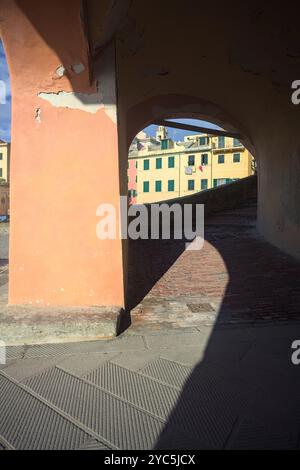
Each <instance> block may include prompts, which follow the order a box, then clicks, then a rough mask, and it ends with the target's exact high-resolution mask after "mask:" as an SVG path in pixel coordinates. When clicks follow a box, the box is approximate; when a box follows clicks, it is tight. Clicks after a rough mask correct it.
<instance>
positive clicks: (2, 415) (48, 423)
mask: <svg viewBox="0 0 300 470" xmlns="http://www.w3.org/2000/svg"><path fill="white" fill-rule="evenodd" d="M0 396H1V400H0V435H1V436H3V438H4V439H5V440H6V441H7V442H9V443H10V444H11V445H12V446H13V447H15V448H16V449H19V450H22V449H23V450H24V449H26V450H30V449H31V450H37V449H40V450H42V449H52V450H54V449H55V450H56V449H57V450H58V449H76V448H78V447H80V446H82V445H83V444H84V443H85V441H87V440H88V439H89V438H90V436H89V435H88V434H86V433H85V432H84V431H82V430H81V429H80V428H78V427H77V426H75V425H74V424H72V423H71V422H70V421H68V420H67V419H65V418H64V417H62V416H60V415H59V414H57V413H56V412H55V411H53V410H52V409H51V408H49V407H48V406H46V405H45V404H43V403H41V402H40V401H39V400H37V399H36V398H34V397H33V396H31V395H30V394H29V393H27V392H26V391H24V390H22V389H21V388H20V387H18V386H17V385H16V384H14V383H12V382H11V381H10V380H9V379H7V378H6V377H3V376H0Z"/></svg>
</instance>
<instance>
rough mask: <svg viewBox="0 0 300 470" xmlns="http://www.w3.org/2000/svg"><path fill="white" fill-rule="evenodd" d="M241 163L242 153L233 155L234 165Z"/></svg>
mask: <svg viewBox="0 0 300 470" xmlns="http://www.w3.org/2000/svg"><path fill="white" fill-rule="evenodd" d="M240 161H241V154H240V153H234V154H233V163H240Z"/></svg>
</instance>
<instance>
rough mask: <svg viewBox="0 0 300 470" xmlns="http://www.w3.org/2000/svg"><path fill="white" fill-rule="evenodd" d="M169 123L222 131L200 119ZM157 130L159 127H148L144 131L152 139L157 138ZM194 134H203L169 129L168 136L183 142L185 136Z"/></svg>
mask: <svg viewBox="0 0 300 470" xmlns="http://www.w3.org/2000/svg"><path fill="white" fill-rule="evenodd" d="M169 121H174V122H182V123H184V124H191V125H194V126H201V127H208V128H209V129H221V128H220V127H218V126H216V125H215V124H212V123H211V122H207V121H200V120H198V119H169ZM156 130H157V126H155V125H151V126H148V127H146V129H144V131H145V132H146V133H147V134H148V135H150V136H151V137H155V132H156ZM193 134H201V132H194V131H185V130H181V129H173V128H170V127H168V135H169V137H170V138H171V139H172V140H174V141H183V140H184V136H186V135H193Z"/></svg>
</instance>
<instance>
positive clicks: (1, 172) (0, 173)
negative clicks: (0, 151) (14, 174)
mask: <svg viewBox="0 0 300 470" xmlns="http://www.w3.org/2000/svg"><path fill="white" fill-rule="evenodd" d="M2 176H3V168H0V178H2Z"/></svg>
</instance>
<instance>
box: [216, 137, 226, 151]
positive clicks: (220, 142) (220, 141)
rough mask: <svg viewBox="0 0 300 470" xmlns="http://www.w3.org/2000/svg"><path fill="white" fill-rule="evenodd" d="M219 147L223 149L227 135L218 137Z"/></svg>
mask: <svg viewBox="0 0 300 470" xmlns="http://www.w3.org/2000/svg"><path fill="white" fill-rule="evenodd" d="M218 147H219V149H223V148H224V147H225V137H224V136H219V137H218Z"/></svg>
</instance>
